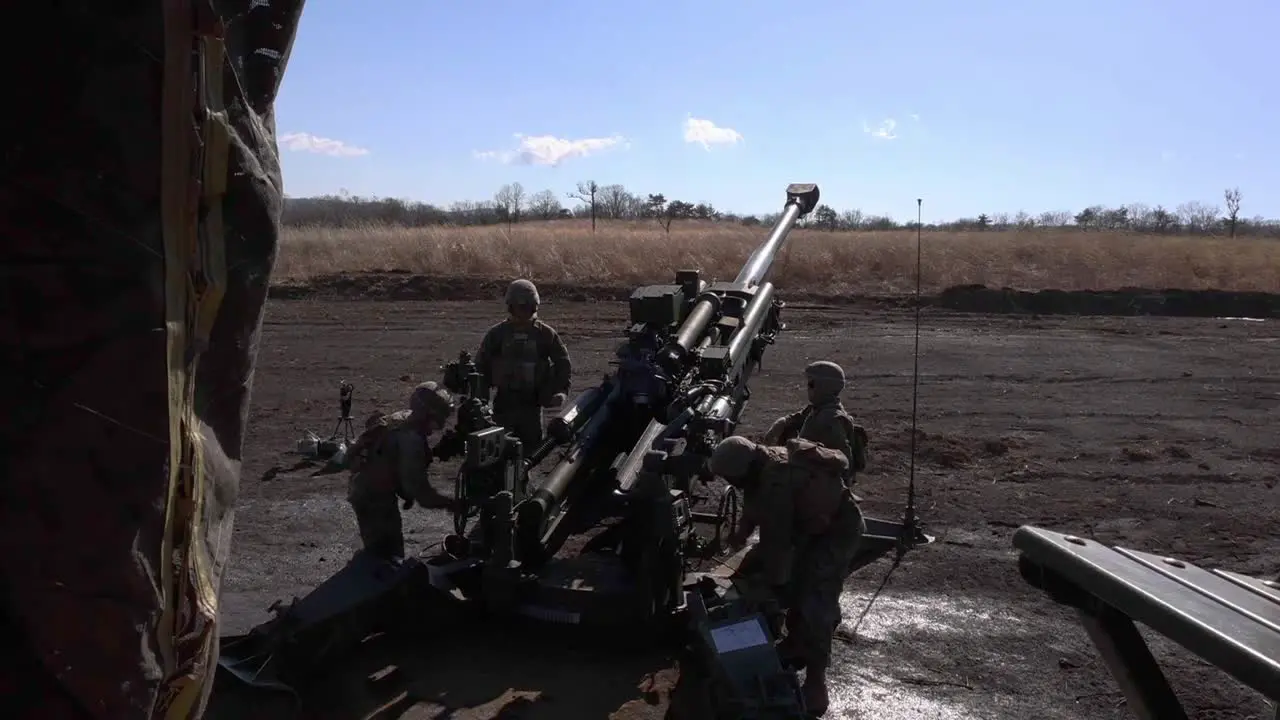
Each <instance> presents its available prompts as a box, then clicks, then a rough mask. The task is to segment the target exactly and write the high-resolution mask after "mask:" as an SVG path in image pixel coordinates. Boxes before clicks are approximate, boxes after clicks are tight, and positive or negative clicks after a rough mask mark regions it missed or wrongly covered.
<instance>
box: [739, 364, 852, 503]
mask: <svg viewBox="0 0 1280 720" xmlns="http://www.w3.org/2000/svg"><path fill="white" fill-rule="evenodd" d="M804 374H805V378H806V379H807V380H808V394H809V404H808V405H806V406H805V407H803V408H801V409H799V410H797V411H795V412H793V413H790V414H788V415H783V416H782V417H780V418H778V420H777V421H776V422H774V423H773V426H772V427H770V428H769V430H768V432H766V433H765V435H764V444H765V445H783V444H785V443H786V442H787V441H788V440H790V439H792V438H797V437H798V438H804V439H805V440H812V441H813V442H815V443H818V444H819V445H823V446H826V447H829V448H831V449H832V450H839V451H840V452H841V453H844V456H845V458H846V459H848V461H849V468H848V471H847V472H846V474H845V476H844V480H845V482H846V483H847V484H848V485H849V486H851V487H852V485H853V481H854V478H855V474H856V473H858V472H860V471H862V470H865V469H866V467H867V431H866V430H864V429H863V428H862V426H861V425H858V424H857V423H855V422H854V421H853V417H852V416H851V415H849V413H848V412H846V411H845V409H844V405H843V404H842V403H841V402H840V392H841V391H842V390H844V369H843V368H841V367H840V366H839V365H837V364H836V363H833V362H831V361H829V360H819V361H817V362H814V363H810V364H809V366H808V367H806V368H805V369H804Z"/></svg>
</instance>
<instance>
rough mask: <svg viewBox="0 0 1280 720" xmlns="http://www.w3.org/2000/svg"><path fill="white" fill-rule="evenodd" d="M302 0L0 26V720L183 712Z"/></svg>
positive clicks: (244, 381) (194, 702)
mask: <svg viewBox="0 0 1280 720" xmlns="http://www.w3.org/2000/svg"><path fill="white" fill-rule="evenodd" d="M302 4H303V3H302V0H254V2H239V3H232V2H214V3H213V5H212V6H210V5H209V1H208V0H203V2H200V1H193V0H167V1H166V2H159V1H158V0H139V1H137V2H114V3H101V2H99V3H93V2H87V1H85V0H79V1H78V2H77V1H71V0H68V1H66V2H38V3H33V4H29V5H25V6H23V11H22V13H20V17H21V19H20V20H19V19H18V18H19V15H14V16H11V18H10V19H11V20H13V21H14V22H13V23H11V30H12V32H10V33H9V34H8V37H7V38H6V40H5V46H4V49H3V51H0V52H3V53H4V54H5V55H6V56H8V57H6V58H5V60H6V62H5V65H4V66H5V67H6V68H8V69H9V70H10V73H9V82H8V83H7V87H6V91H5V96H6V103H5V113H4V115H3V118H4V120H3V122H4V130H5V132H4V141H5V151H4V156H3V163H4V174H3V181H2V187H0V237H2V238H3V241H2V242H3V250H2V251H0V252H2V253H3V260H2V262H0V268H2V269H3V277H2V279H0V298H2V300H0V302H3V308H2V311H0V344H3V358H4V360H3V362H4V365H3V368H4V370H5V379H6V381H7V382H8V384H9V385H10V387H11V388H15V389H16V394H15V395H11V396H9V397H8V398H7V399H8V400H11V401H12V402H8V403H7V408H6V409H5V411H4V413H3V415H4V421H3V423H2V425H0V427H3V433H2V434H0V442H2V443H3V444H2V445H0V450H2V452H3V456H2V457H3V459H2V460H0V468H2V470H0V488H3V490H2V491H0V493H2V494H0V542H2V545H0V583H3V585H2V586H0V592H2V593H3V596H2V597H3V618H2V625H0V655H2V657H0V717H5V718H28V717H32V718H34V717H40V718H112V719H113V720H118V719H124V718H142V717H157V718H159V717H166V718H192V717H198V716H199V714H200V713H201V712H202V709H203V707H204V705H205V702H206V701H207V697H208V691H209V687H210V685H211V684H212V676H213V669H214V667H215V665H214V659H215V658H216V652H217V627H216V617H217V592H218V587H219V581H220V579H221V576H222V572H223V568H224V567H225V564H226V562H227V555H228V550H229V541H230V538H231V519H232V513H233V509H234V505H235V498H236V490H237V485H238V482H239V472H240V470H239V461H240V452H241V445H242V439H243V431H244V426H245V415H246V409H247V403H248V397H249V390H250V386H251V383H252V378H253V368H254V360H255V354H256V344H257V340H258V331H259V328H260V325H261V314H262V308H263V304H264V301H265V298H266V291H267V282H268V278H269V275H270V270H271V265H272V262H273V261H274V257H275V249H276V242H277V235H278V232H279V229H278V228H279V223H278V220H279V215H280V204H281V195H282V188H281V180H280V168H279V158H278V155H277V150H276V140H275V121H274V116H273V111H272V106H273V103H274V100H275V95H276V92H277V90H278V87H279V84H280V78H281V74H282V73H283V71H284V67H285V63H286V61H287V58H288V53H289V49H290V46H291V44H292V40H293V34H294V31H295V29H296V27H297V23H298V17H299V14H300V13H301V11H302ZM15 23H16V24H15ZM202 67H208V68H211V69H210V70H209V71H207V72H206V71H204V70H203V69H202Z"/></svg>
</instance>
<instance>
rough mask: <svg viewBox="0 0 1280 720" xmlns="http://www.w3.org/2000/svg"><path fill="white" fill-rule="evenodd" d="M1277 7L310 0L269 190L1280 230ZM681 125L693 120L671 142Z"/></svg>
mask: <svg viewBox="0 0 1280 720" xmlns="http://www.w3.org/2000/svg"><path fill="white" fill-rule="evenodd" d="M1278 22H1280V2H1276V0H1217V1H1216V2H1208V0H1109V1H1108V0H1074V1H1072V2H1056V1H1054V2H1051V1H1049V0H1040V1H1036V0H1024V1H1023V2H1015V1H1014V0H1002V1H1001V0H951V1H950V2H948V1H946V0H896V1H894V2H862V1H860V0H843V1H841V0H810V1H808V2H800V3H780V2H777V1H776V0H769V1H767V2H766V1H764V0H738V1H737V2H734V1H732V0H687V1H686V2H672V1H660V0H650V2H646V3H611V2H602V1H599V0H597V1H596V2H585V1H582V0H542V1H541V2H518V1H517V0H505V1H504V2H498V1H496V0H466V1H465V2H462V1H455V2H445V1H444V0H436V1H434V2H433V1H429V0H416V1H415V0H379V1H378V2H368V3H364V2H354V1H352V0H328V1H325V2H321V1H320V0H311V1H310V2H308V3H307V6H306V10H305V11H304V13H303V16H302V21H301V25H300V28H299V31H298V36H297V40H296V42H295V45H294V50H293V55H292V57H291V59H290V61H289V66H288V70H287V72H286V75H285V79H284V83H283V86H282V88H281V92H280V96H279V99H278V101H277V105H276V108H277V129H278V132H279V134H280V146H281V153H282V156H283V162H284V171H285V192H286V193H287V194H288V195H291V196H307V195H316V194H323V193H331V192H338V191H340V190H346V191H348V192H350V193H352V194H356V195H365V196H369V195H377V196H382V197H402V198H409V199H414V200H422V201H428V202H433V203H439V204H448V203H450V202H453V201H456V200H483V199H489V198H491V197H492V195H493V193H494V192H495V191H496V190H497V189H498V188H499V187H500V186H501V185H503V184H504V183H509V182H513V181H519V182H520V183H521V184H522V185H524V187H525V188H526V190H527V191H528V192H529V193H533V192H536V191H538V190H542V189H551V190H554V191H556V193H557V194H558V195H559V196H560V197H561V198H562V202H565V203H566V205H568V204H571V203H570V202H569V201H567V200H565V199H564V194H565V193H566V192H568V191H571V190H573V188H574V186H575V184H576V183H577V182H578V181H580V180H589V179H594V180H595V181H597V182H598V183H600V184H602V185H603V184H611V183H620V184H622V185H625V186H626V187H627V188H628V189H630V190H632V191H633V192H645V193H649V192H661V193H664V194H665V195H666V196H667V197H668V198H681V199H685V200H689V201H694V202H697V201H703V202H710V203H711V204H713V205H714V206H715V207H717V208H718V209H721V210H729V211H735V212H771V211H774V210H777V209H780V207H781V200H782V193H783V189H784V187H785V186H786V185H787V183H790V182H817V183H818V184H819V185H820V187H821V189H822V196H823V200H824V201H826V202H828V203H829V204H831V205H832V206H833V207H836V208H837V209H840V210H844V209H853V208H858V209H861V210H863V211H864V212H867V213H877V214H879V213H884V214H890V215H893V216H895V217H897V218H899V219H907V218H909V217H913V216H914V214H915V199H916V198H917V197H923V198H924V199H925V205H924V208H925V218H926V221H928V220H931V219H932V220H944V219H951V218H956V217H961V216H973V215H977V214H978V213H981V212H986V213H989V214H994V213H999V212H1016V211H1018V210H1027V211H1031V212H1040V211H1045V210H1073V211H1074V210H1079V209H1081V208H1083V207H1085V206H1087V205H1090V204H1094V203H1102V204H1121V203H1129V202H1143V203H1148V204H1151V205H1156V204H1164V205H1165V206H1167V207H1169V208H1171V209H1172V208H1173V207H1174V206H1176V205H1177V204H1179V203H1182V202H1185V201H1189V200H1195V201H1202V202H1208V203H1213V204H1219V203H1221V200H1222V192H1223V190H1224V189H1225V188H1227V187H1233V186H1238V187H1239V188H1240V190H1241V192H1242V193H1243V198H1244V203H1243V209H1242V215H1244V216H1248V217H1252V216H1254V215H1265V216H1268V217H1280V139H1278V138H1280V96H1277V94H1276V89H1277V87H1280V85H1278V84H1277V83H1278V82H1280V81H1277V73H1278V72H1280V60H1277V55H1276V51H1275V49H1274V45H1273V43H1274V42H1275V38H1276V27H1277V23H1278ZM690 121H693V122H690Z"/></svg>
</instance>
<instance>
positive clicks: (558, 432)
mask: <svg viewBox="0 0 1280 720" xmlns="http://www.w3.org/2000/svg"><path fill="white" fill-rule="evenodd" d="M612 388H613V385H612V382H611V381H610V380H609V379H608V378H606V379H605V382H604V383H603V384H601V385H597V386H596V387H593V388H589V389H587V390H583V391H582V392H581V393H579V394H578V397H576V398H574V399H573V402H571V403H569V405H568V407H566V408H565V409H564V410H561V411H560V412H559V413H556V416H555V417H553V418H551V420H550V421H549V422H548V423H547V439H546V440H543V441H542V444H541V445H539V446H538V447H537V449H535V450H534V451H533V453H532V454H530V455H529V457H527V458H525V469H529V468H532V467H535V466H536V465H537V464H538V463H540V462H542V461H543V459H545V458H546V457H547V455H550V454H551V451H552V450H554V449H555V448H556V446H557V445H563V444H565V443H567V442H570V441H572V440H573V438H574V437H575V436H577V434H578V433H579V432H581V430H582V428H584V427H586V426H587V423H588V422H590V421H591V417H592V416H593V415H595V414H596V411H597V410H599V409H600V406H601V405H603V404H604V401H605V400H606V399H608V397H609V393H610V391H611V390H612Z"/></svg>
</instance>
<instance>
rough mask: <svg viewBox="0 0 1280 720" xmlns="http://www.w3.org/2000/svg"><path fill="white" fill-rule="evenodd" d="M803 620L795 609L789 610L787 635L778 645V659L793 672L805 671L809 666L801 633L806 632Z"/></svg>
mask: <svg viewBox="0 0 1280 720" xmlns="http://www.w3.org/2000/svg"><path fill="white" fill-rule="evenodd" d="M803 622H804V620H803V618H801V616H800V611H799V610H797V609H795V608H788V609H787V635H786V637H784V638H782V640H781V641H780V642H779V643H778V659H779V660H781V661H782V666H783V667H785V668H789V669H791V670H803V669H804V668H805V665H806V664H808V663H807V662H806V658H805V648H804V643H803V642H802V640H801V638H800V633H801V632H803V630H804V625H803Z"/></svg>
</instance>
